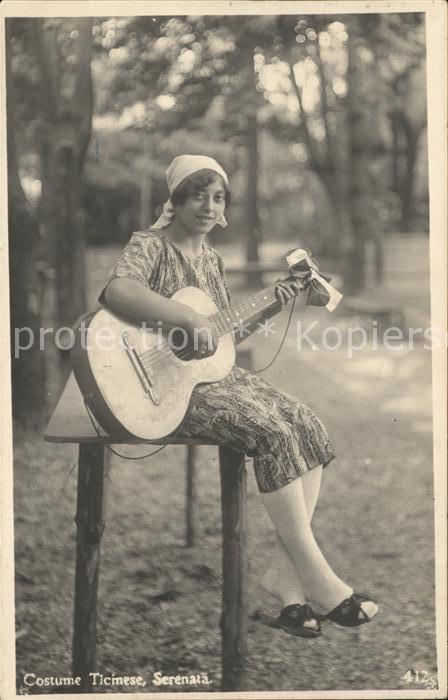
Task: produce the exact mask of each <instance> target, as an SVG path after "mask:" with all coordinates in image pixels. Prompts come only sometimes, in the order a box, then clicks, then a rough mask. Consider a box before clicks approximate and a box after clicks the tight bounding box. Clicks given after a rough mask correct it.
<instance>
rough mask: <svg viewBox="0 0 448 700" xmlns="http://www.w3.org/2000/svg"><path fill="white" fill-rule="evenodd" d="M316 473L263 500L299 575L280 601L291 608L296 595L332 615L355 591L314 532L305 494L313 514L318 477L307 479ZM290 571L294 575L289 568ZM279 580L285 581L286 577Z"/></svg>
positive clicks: (297, 480)
mask: <svg viewBox="0 0 448 700" xmlns="http://www.w3.org/2000/svg"><path fill="white" fill-rule="evenodd" d="M313 471H316V470H315V469H314V470H312V471H310V472H309V473H308V474H307V475H305V477H301V478H298V479H295V480H294V481H293V482H291V483H290V484H288V485H287V486H284V487H283V488H281V489H278V490H277V491H273V492H271V493H262V494H260V496H261V499H262V500H263V503H264V504H265V506H266V509H267V511H268V513H269V515H270V517H271V520H272V522H273V523H274V526H275V529H276V531H277V535H278V536H279V538H280V540H281V541H282V543H283V545H284V547H285V549H286V551H287V552H288V554H289V557H290V559H291V561H292V562H293V564H294V567H295V571H296V581H295V590H290V591H286V593H287V599H288V602H286V603H285V601H284V596H285V591H283V592H282V593H283V594H282V595H281V599H282V601H283V603H284V605H289V604H290V596H291V595H295V597H296V600H295V601H294V602H298V603H303V602H304V600H305V598H307V599H312V600H313V601H315V602H316V603H317V604H318V605H320V606H321V607H322V608H323V609H324V610H327V611H329V610H332V609H333V608H334V607H336V605H338V604H339V603H340V602H341V601H342V600H344V599H345V598H348V597H349V596H350V595H351V594H352V593H353V590H352V589H351V588H350V587H349V586H348V585H347V584H345V583H344V582H343V581H342V580H341V579H340V578H339V577H338V576H337V575H336V574H335V573H334V571H333V570H332V569H331V567H330V565H329V564H328V562H327V561H326V559H325V557H324V555H323V554H322V552H321V550H320V548H319V546H318V544H317V542H316V540H315V538H314V535H313V532H312V530H311V526H310V521H309V512H308V508H307V505H306V501H305V490H307V491H308V497H309V506H310V510H311V507H312V509H314V505H315V498H316V495H317V492H318V481H319V480H318V479H317V474H316V476H315V477H314V479H308V477H310V476H312V472H313ZM304 478H305V482H303V479H304ZM308 482H309V487H310V488H308ZM315 482H317V488H312V487H313V486H316V483H315ZM313 494H314V498H313ZM313 500H314V504H313ZM311 514H312V513H311ZM284 561H285V560H284ZM288 571H289V572H291V569H290V568H289V567H288ZM279 579H280V580H284V577H283V573H282V574H281V576H280V577H279ZM291 583H292V581H291ZM285 588H287V587H285ZM277 592H278V593H280V591H277Z"/></svg>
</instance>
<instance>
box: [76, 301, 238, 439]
mask: <svg viewBox="0 0 448 700" xmlns="http://www.w3.org/2000/svg"><path fill="white" fill-rule="evenodd" d="M172 299H173V300H175V301H178V302H180V303H182V304H186V305H187V306H190V307H191V308H193V309H194V310H195V311H197V312H198V313H200V314H202V315H204V316H207V317H209V316H211V315H213V314H215V313H217V312H218V308H217V306H216V304H215V303H214V301H213V300H212V299H211V298H210V297H209V296H208V295H207V294H205V292H203V291H202V290H201V289H198V288H197V287H184V288H183V289H180V290H179V291H178V292H176V293H175V294H174V295H173V297H172ZM82 324H84V331H83V328H82ZM76 339H77V342H76V345H75V347H74V350H73V368H74V372H75V376H76V379H77V381H78V384H79V386H80V388H81V391H82V393H83V395H84V398H85V400H86V403H87V405H88V407H89V408H90V410H91V412H92V414H93V415H94V417H95V418H96V420H97V421H98V422H99V424H100V425H101V427H102V428H103V429H104V430H105V431H106V432H107V433H108V434H110V435H114V436H117V437H118V436H119V437H126V438H128V439H130V438H137V439H140V440H158V439H160V438H163V437H165V436H167V435H169V434H170V433H172V432H173V431H174V430H175V429H176V428H177V427H178V425H179V424H180V423H181V421H182V419H183V418H184V416H185V414H186V412H187V409H188V404H189V401H190V397H191V394H192V391H193V389H194V387H195V386H196V385H197V384H202V383H209V382H217V381H219V380H221V379H223V378H224V377H225V376H226V375H227V374H228V373H229V372H230V370H231V369H232V367H233V365H234V362H235V346H234V341H233V334H232V332H231V331H230V330H229V332H227V333H225V334H224V335H221V337H220V338H219V345H218V349H217V351H216V352H215V354H214V355H212V356H210V357H205V358H203V359H190V360H183V359H180V357H179V356H178V355H179V352H177V354H176V353H175V352H174V351H173V350H172V349H171V347H170V344H169V342H168V340H167V339H166V338H164V337H162V335H161V333H159V332H157V331H153V330H148V329H142V328H141V326H138V325H134V324H132V323H131V322H129V321H126V320H124V319H122V318H120V317H119V316H116V315H115V314H113V313H111V312H110V311H107V310H105V309H100V310H99V311H97V312H95V313H94V314H91V315H89V316H87V317H84V319H83V320H82V323H81V332H79V333H77V334H76Z"/></svg>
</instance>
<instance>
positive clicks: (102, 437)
mask: <svg viewBox="0 0 448 700" xmlns="http://www.w3.org/2000/svg"><path fill="white" fill-rule="evenodd" d="M296 300H297V297H294V298H293V300H292V304H291V310H290V312H289V318H288V322H287V324H286V327H285V330H284V331H283V336H282V339H281V341H280V345H279V347H278V348H277V351H276V352H275V354H274V356H273V357H272V359H271V360H270V362H268V364H267V365H265V366H264V367H261V368H260V369H256V370H251V372H252V373H253V374H260V373H261V372H265V371H266V370H267V369H269V367H271V365H273V364H274V362H275V360H276V359H277V357H278V356H279V354H280V351H281V349H282V348H283V345H284V344H285V340H286V336H287V334H288V330H289V327H290V325H291V320H292V316H293V313H294V308H295V304H296ZM236 381H237V382H238V381H241V380H240V379H237V380H236ZM84 406H85V408H86V411H87V415H88V417H89V419H90V422H91V424H92V426H93V429H94V430H95V433H96V434H97V436H98V438H99V440H100V442H101V444H102V445H103V446H104V447H105V448H106V449H107V450H109V452H112V454H114V455H116V456H117V457H120V459H126V460H129V461H138V460H140V459H148V458H149V457H153V456H154V455H156V454H158V453H159V452H161V451H162V450H164V449H165V448H166V447H168V445H170V444H173V443H168V442H166V443H165V444H164V445H161V446H160V447H158V448H157V449H156V450H153V451H152V452H148V453H147V454H146V455H138V456H137V457H134V456H131V455H124V454H121V453H120V452H117V450H115V449H114V448H113V447H111V445H110V444H109V443H108V442H107V441H106V439H105V438H106V437H107V436H106V435H101V432H100V427H99V424H98V426H97V425H96V423H95V420H94V418H93V415H92V413H91V411H90V408H89V406H88V405H87V402H86V400H85V399H84ZM181 425H182V422H181V423H180V425H179V426H178V427H177V428H176V430H174V431H173V432H172V433H170V435H167V436H166V437H167V438H168V437H171V438H172V439H173V438H175V437H180V435H179V429H180V426H181ZM150 443H151V441H150V440H147V441H143V442H142V443H140V444H150ZM174 444H175V443H174ZM75 465H76V463H75V464H74V465H73V467H74V466H75Z"/></svg>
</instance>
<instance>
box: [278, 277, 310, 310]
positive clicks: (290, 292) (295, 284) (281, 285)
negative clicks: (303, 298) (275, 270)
mask: <svg viewBox="0 0 448 700" xmlns="http://www.w3.org/2000/svg"><path fill="white" fill-rule="evenodd" d="M304 288H305V286H304V284H303V283H302V282H301V281H300V280H299V279H297V278H291V279H286V280H279V281H278V282H277V284H276V285H275V293H276V295H277V299H278V300H279V302H280V304H281V305H282V306H285V305H286V304H288V302H290V301H291V299H294V297H296V296H297V295H298V294H299V292H301V291H302V290H303V289H304Z"/></svg>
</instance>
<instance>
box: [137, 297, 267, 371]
mask: <svg viewBox="0 0 448 700" xmlns="http://www.w3.org/2000/svg"><path fill="white" fill-rule="evenodd" d="M274 292H275V289H274V288H272V287H268V288H266V289H265V290H262V291H261V292H258V293H257V294H255V295H253V297H252V298H253V299H257V297H260V299H259V301H263V302H264V301H266V300H269V295H270V297H271V303H270V304H268V305H266V304H263V306H262V307H261V308H259V309H257V308H256V306H257V303H259V301H257V303H251V302H250V301H249V300H247V301H245V302H242V303H241V304H238V306H237V307H235V308H238V309H241V313H242V312H243V310H245V309H247V310H253V311H254V315H257V314H258V313H260V312H261V311H262V310H263V307H266V306H271V305H272V304H273V303H274V302H275V301H277V298H276V297H275V296H273V293H274ZM261 295H263V298H262V299H261ZM239 313H240V311H238V312H237V314H239ZM224 314H226V315H227V314H229V311H222V310H219V311H218V312H217V313H215V314H213V315H212V316H211V317H210V318H209V320H210V321H211V322H212V323H214V324H215V327H216V329H217V331H218V337H222V336H223V335H226V334H227V333H229V332H230V331H235V330H237V329H238V326H239V324H240V322H241V319H239V320H237V318H236V317H235V320H234V322H233V323H232V324H231V325H230V326H228V325H227V324H226V322H225V320H224V318H223V316H224ZM237 314H235V312H234V310H233V309H230V315H234V316H236V315H237ZM215 317H218V320H215ZM227 318H228V317H227ZM218 323H221V324H222V326H223V327H222V328H220V326H219V325H218ZM235 325H236V328H235ZM164 345H165V346H166V347H164V349H163V350H162V351H161V350H160V349H157V350H154V349H149V350H146V351H145V352H143V353H141V354H139V358H140V359H141V360H144V361H145V362H146V361H148V362H149V363H150V364H152V365H153V366H156V365H157V366H158V368H163V367H165V366H167V365H168V364H169V363H165V364H163V365H162V364H161V360H162V359H163V358H164V357H166V358H167V359H168V358H169V359H170V360H171V358H172V354H173V350H172V348H170V346H169V345H168V344H167V343H166V341H165V342H164ZM177 357H178V358H179V359H181V360H182V359H187V358H189V357H190V352H189V350H185V351H184V350H181V351H180V352H179V354H178V355H177ZM198 359H199V358H198ZM143 366H144V368H145V369H149V368H148V367H147V366H145V364H144V363H143Z"/></svg>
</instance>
